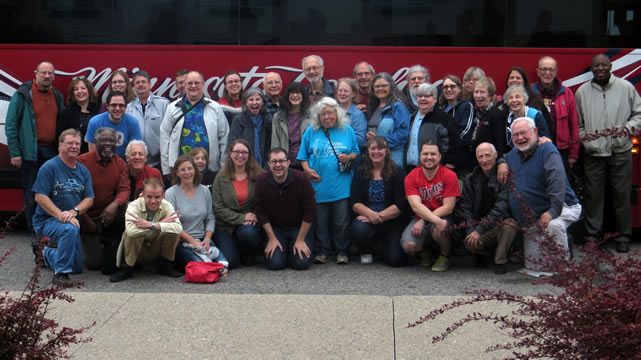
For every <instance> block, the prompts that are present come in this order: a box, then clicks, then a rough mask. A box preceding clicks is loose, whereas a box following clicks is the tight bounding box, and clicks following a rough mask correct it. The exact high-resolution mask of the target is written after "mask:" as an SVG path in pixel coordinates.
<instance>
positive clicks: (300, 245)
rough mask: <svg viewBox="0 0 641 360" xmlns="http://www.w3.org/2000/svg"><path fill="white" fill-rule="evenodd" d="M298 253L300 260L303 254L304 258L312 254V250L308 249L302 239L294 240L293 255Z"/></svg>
mask: <svg viewBox="0 0 641 360" xmlns="http://www.w3.org/2000/svg"><path fill="white" fill-rule="evenodd" d="M297 254H298V257H300V259H301V260H303V254H304V255H305V257H306V258H309V257H310V256H312V251H311V250H310V249H309V247H308V246H307V244H306V243H305V241H304V240H296V242H295V243H294V256H296V255H297Z"/></svg>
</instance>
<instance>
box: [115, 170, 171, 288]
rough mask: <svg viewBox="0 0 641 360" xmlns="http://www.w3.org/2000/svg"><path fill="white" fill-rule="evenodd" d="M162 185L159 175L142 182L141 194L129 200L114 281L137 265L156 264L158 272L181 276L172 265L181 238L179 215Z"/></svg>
mask: <svg viewBox="0 0 641 360" xmlns="http://www.w3.org/2000/svg"><path fill="white" fill-rule="evenodd" d="M163 190H164V188H163V184H162V182H161V181H160V180H158V179H156V178H149V179H147V180H145V181H144V182H143V190H142V197H140V198H138V199H136V200H134V201H132V202H131V203H129V206H128V207H127V212H126V214H125V223H126V224H125V232H124V233H123V234H122V239H121V240H120V245H119V246H118V254H117V258H116V259H117V260H116V263H117V266H118V267H121V269H120V270H119V271H118V272H116V273H115V274H113V275H111V277H110V278H109V280H110V281H111V282H119V281H122V280H125V279H128V278H130V277H131V276H132V274H133V271H134V266H135V265H136V264H146V263H152V262H155V263H156V271H157V272H158V274H161V275H166V276H170V277H180V276H182V274H181V273H180V272H178V271H176V270H175V269H174V267H173V261H174V255H175V253H176V246H177V245H178V241H180V233H181V232H182V225H181V223H180V220H179V218H180V215H178V212H177V211H174V207H173V206H171V203H169V201H167V200H165V199H164V198H163V195H164V194H163Z"/></svg>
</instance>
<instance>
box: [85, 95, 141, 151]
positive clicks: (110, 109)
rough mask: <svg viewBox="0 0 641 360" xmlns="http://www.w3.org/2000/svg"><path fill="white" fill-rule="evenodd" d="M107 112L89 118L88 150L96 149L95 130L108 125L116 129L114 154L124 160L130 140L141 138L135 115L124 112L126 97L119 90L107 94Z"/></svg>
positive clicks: (86, 138)
mask: <svg viewBox="0 0 641 360" xmlns="http://www.w3.org/2000/svg"><path fill="white" fill-rule="evenodd" d="M106 104H107V112H106V113H102V114H98V115H96V116H94V117H92V118H91V120H89V126H88V127H87V134H86V135H85V140H86V141H87V143H88V144H89V152H92V151H94V150H96V144H95V139H94V135H95V134H96V130H98V129H100V128H102V127H109V128H112V129H114V130H116V140H117V142H116V150H115V151H114V152H115V154H116V155H118V156H120V158H121V159H123V160H126V159H127V157H126V155H125V152H126V150H127V145H128V144H129V142H130V141H131V140H142V138H141V137H140V127H139V125H138V120H136V118H135V117H133V116H131V115H129V114H127V113H126V110H127V97H126V96H125V94H123V93H121V92H119V91H112V92H111V93H109V95H107V102H106Z"/></svg>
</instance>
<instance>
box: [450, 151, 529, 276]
mask: <svg viewBox="0 0 641 360" xmlns="http://www.w3.org/2000/svg"><path fill="white" fill-rule="evenodd" d="M496 157H497V152H496V149H495V148H494V145H492V144H490V143H487V142H484V143H481V144H480V145H479V146H477V147H476V160H477V161H478V164H479V165H478V166H477V167H476V168H474V170H473V171H472V172H471V173H470V174H468V175H467V176H466V177H465V181H464V182H463V191H462V193H461V199H460V200H459V202H458V203H457V204H456V207H457V209H458V210H459V211H458V213H459V215H460V217H461V221H473V222H478V223H477V224H475V225H473V226H469V227H466V228H464V229H461V231H459V233H460V234H462V236H461V237H464V243H465V248H466V249H467V251H470V252H472V253H475V254H477V262H476V266H482V264H485V257H487V256H488V255H489V254H490V252H489V249H492V248H496V250H495V251H494V264H495V265H494V273H495V274H505V273H506V272H507V255H508V254H507V253H508V251H509V249H510V245H511V244H512V240H513V239H514V235H516V231H517V230H516V227H515V225H516V224H514V226H510V224H508V223H507V222H506V221H503V222H502V223H497V222H499V221H501V220H504V219H505V218H507V217H509V216H510V203H509V201H508V195H509V190H508V187H507V186H506V185H503V184H501V183H499V182H498V180H497V178H496Z"/></svg>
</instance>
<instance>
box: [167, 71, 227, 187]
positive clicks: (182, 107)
mask: <svg viewBox="0 0 641 360" xmlns="http://www.w3.org/2000/svg"><path fill="white" fill-rule="evenodd" d="M228 136H229V123H228V122H227V118H226V117H225V114H224V113H223V109H222V107H221V106H220V105H219V104H218V103H217V102H215V101H213V100H211V99H207V98H206V97H205V77H204V76H203V74H201V73H200V72H198V71H190V72H188V73H187V77H185V97H183V98H180V99H178V100H176V101H174V102H172V103H171V104H169V106H168V107H167V111H166V112H165V116H164V117H163V120H162V124H161V125H160V163H161V165H162V173H163V176H165V177H169V176H170V174H171V172H172V167H173V166H174V163H175V162H176V159H177V158H178V156H180V155H189V153H191V150H192V149H195V148H197V147H201V148H203V149H205V150H207V153H209V167H208V169H209V170H211V171H218V170H219V169H220V168H222V167H223V165H224V164H225V155H224V154H225V150H226V149H227V137H228Z"/></svg>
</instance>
